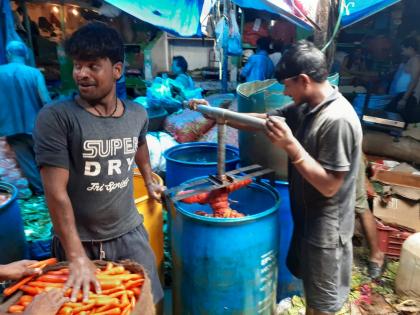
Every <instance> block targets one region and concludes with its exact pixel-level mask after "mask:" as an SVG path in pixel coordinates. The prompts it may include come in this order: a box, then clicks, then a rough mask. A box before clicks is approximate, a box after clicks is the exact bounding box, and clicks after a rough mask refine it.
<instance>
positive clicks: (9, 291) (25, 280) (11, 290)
mask: <svg viewBox="0 0 420 315" xmlns="http://www.w3.org/2000/svg"><path fill="white" fill-rule="evenodd" d="M33 278H35V275H32V276H27V277H25V278H23V279H22V280H20V281H19V282H17V283H15V284H14V285H12V286H10V287H8V288H7V289H5V290H4V291H3V294H4V296H9V295H12V294H13V293H15V292H16V291H17V290H19V289H20V288H21V287H22V286H24V285H25V284H27V283H28V282H30V281H31V280H32V279H33Z"/></svg>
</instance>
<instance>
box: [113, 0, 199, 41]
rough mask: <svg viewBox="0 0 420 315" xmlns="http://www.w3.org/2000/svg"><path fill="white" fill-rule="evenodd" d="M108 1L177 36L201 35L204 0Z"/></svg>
mask: <svg viewBox="0 0 420 315" xmlns="http://www.w3.org/2000/svg"><path fill="white" fill-rule="evenodd" d="M106 1H107V2H108V3H110V4H112V5H114V6H116V7H117V8H119V9H121V10H123V11H125V12H127V13H129V14H131V15H132V16H134V17H136V18H138V19H140V20H142V21H145V22H148V23H150V24H153V25H154V26H156V27H159V28H161V29H163V30H165V31H167V32H169V33H171V34H174V35H178V36H185V37H187V36H194V35H201V25H200V16H201V14H202V9H203V3H204V1H205V0H141V1H135V0H106Z"/></svg>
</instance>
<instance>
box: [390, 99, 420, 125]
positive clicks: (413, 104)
mask: <svg viewBox="0 0 420 315" xmlns="http://www.w3.org/2000/svg"><path fill="white" fill-rule="evenodd" d="M403 96H404V93H400V94H398V95H397V96H396V97H395V98H394V99H393V100H392V101H391V103H390V104H389V105H388V106H387V110H388V111H390V112H394V113H400V114H401V116H402V117H403V118H404V120H405V122H406V123H408V124H411V123H418V122H420V103H419V101H417V99H416V98H415V97H414V96H413V95H411V96H410V97H409V98H408V100H407V102H406V105H405V107H404V108H402V109H398V108H397V106H398V102H399V101H400V100H401V99H402V98H403Z"/></svg>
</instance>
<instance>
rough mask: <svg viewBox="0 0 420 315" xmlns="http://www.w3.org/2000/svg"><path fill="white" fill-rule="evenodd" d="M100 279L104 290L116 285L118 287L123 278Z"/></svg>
mask: <svg viewBox="0 0 420 315" xmlns="http://www.w3.org/2000/svg"><path fill="white" fill-rule="evenodd" d="M98 280H99V283H100V284H101V288H102V289H103V290H109V289H113V288H115V287H118V286H121V285H122V281H121V280H114V279H107V280H103V279H98Z"/></svg>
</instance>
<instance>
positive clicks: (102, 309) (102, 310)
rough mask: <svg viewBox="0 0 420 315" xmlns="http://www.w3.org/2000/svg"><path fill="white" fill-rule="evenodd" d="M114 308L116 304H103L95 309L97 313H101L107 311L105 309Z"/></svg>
mask: <svg viewBox="0 0 420 315" xmlns="http://www.w3.org/2000/svg"><path fill="white" fill-rule="evenodd" d="M112 308H115V305H112V304H111V305H103V306H100V307H98V308H97V309H96V310H95V314H96V313H101V312H105V311H107V310H110V309H112Z"/></svg>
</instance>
